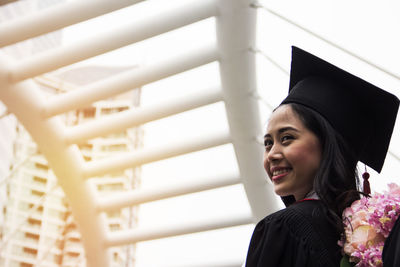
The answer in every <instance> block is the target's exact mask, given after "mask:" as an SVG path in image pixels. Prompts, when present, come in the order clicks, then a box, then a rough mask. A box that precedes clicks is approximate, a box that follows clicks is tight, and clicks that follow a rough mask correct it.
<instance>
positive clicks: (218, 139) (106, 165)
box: [83, 132, 231, 178]
mask: <svg viewBox="0 0 400 267" xmlns="http://www.w3.org/2000/svg"><path fill="white" fill-rule="evenodd" d="M230 141H231V138H230V135H229V133H228V132H223V133H218V134H214V135H211V136H204V137H199V138H198V139H197V140H190V141H187V140H181V141H179V142H175V143H169V144H167V145H165V146H164V147H155V148H148V149H143V150H139V151H135V152H127V153H121V154H120V155H118V156H114V157H111V158H106V159H99V160H94V161H90V162H86V163H85V165H84V168H83V176H84V177H86V178H90V177H94V176H99V175H104V174H106V173H111V172H115V171H120V170H125V169H128V168H133V167H135V166H139V165H143V164H146V163H150V162H154V161H159V160H162V159H167V158H171V157H175V156H180V155H183V154H187V153H191V152H195V151H200V150H203V149H207V148H211V147H215V146H221V145H225V144H227V143H230Z"/></svg>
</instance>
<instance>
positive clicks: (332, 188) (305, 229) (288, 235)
mask: <svg viewBox="0 0 400 267" xmlns="http://www.w3.org/2000/svg"><path fill="white" fill-rule="evenodd" d="M292 53H293V54H292V69H291V76H290V89H289V95H288V96H287V97H286V98H285V99H284V101H283V102H282V103H281V104H280V105H279V106H278V108H276V109H275V110H274V112H273V114H272V116H271V118H270V120H269V123H268V127H267V132H266V135H265V138H264V143H265V153H264V167H265V170H266V172H267V174H268V176H269V177H270V179H271V181H272V183H273V185H274V190H275V193H276V194H278V195H279V196H281V198H282V199H283V201H284V202H285V204H286V206H287V208H286V209H284V210H281V211H278V212H276V213H273V214H271V215H269V216H267V217H266V218H264V219H263V220H261V221H260V222H259V223H258V224H257V226H256V228H255V230H254V233H253V237H252V240H251V242H250V246H249V251H248V255H247V260H246V266H248V267H254V266H259V267H260V266H274V267H286V266H288V267H289V266H296V267H304V266H332V267H333V266H339V264H340V260H341V258H342V253H341V248H340V247H339V245H338V240H339V239H340V236H341V234H342V233H343V224H342V220H341V215H342V212H343V210H344V209H345V208H346V207H348V206H350V204H351V203H352V202H353V201H355V200H357V199H359V198H360V192H359V191H358V176H357V169H356V166H357V162H358V161H361V162H363V163H365V164H367V165H369V166H370V167H372V168H373V169H375V170H376V171H378V172H379V171H380V170H381V169H382V165H383V163H384V160H385V157H386V153H387V148H388V144H389V141H390V138H391V135H392V131H393V127H394V122H395V118H396V115H397V110H398V106H399V100H398V99H397V98H396V97H395V96H393V95H391V94H389V93H387V92H385V91H383V90H381V89H379V88H377V87H375V86H374V85H372V84H369V83H367V82H365V81H363V80H361V79H359V78H358V77H355V76H353V75H351V74H349V73H347V72H345V71H343V70H341V69H339V68H337V67H335V66H333V65H331V64H329V63H327V62H325V61H323V60H321V59H319V58H317V57H315V56H313V55H311V54H309V53H307V52H305V51H303V50H301V49H298V48H296V47H293V52H292ZM375 101H378V102H375ZM374 102H375V103H380V104H375V105H373V103H374ZM382 118H385V119H383V120H382ZM371 140H375V142H371Z"/></svg>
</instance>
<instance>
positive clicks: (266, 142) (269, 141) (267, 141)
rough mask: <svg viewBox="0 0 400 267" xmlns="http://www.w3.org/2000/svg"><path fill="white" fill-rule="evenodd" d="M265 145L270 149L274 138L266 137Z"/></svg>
mask: <svg viewBox="0 0 400 267" xmlns="http://www.w3.org/2000/svg"><path fill="white" fill-rule="evenodd" d="M264 146H265V149H269V148H270V147H272V140H270V139H265V140H264Z"/></svg>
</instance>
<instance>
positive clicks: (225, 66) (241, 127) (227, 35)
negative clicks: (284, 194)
mask: <svg viewBox="0 0 400 267" xmlns="http://www.w3.org/2000/svg"><path fill="white" fill-rule="evenodd" d="M218 3H219V14H220V15H219V16H218V17H217V21H216V23H217V41H218V46H219V49H220V73H221V84H222V91H223V95H224V100H225V103H226V105H225V106H226V112H227V117H228V122H229V128H230V132H231V136H232V141H233V142H232V144H233V146H234V149H235V154H236V158H237V161H238V167H239V171H240V177H241V178H242V182H243V185H244V188H245V191H246V195H247V198H248V200H249V203H250V207H251V209H252V211H253V214H254V216H255V218H257V220H261V219H262V218H263V217H264V216H265V215H267V214H269V213H271V212H273V211H275V210H277V209H278V208H279V206H278V202H277V197H276V196H275V194H274V193H273V189H272V185H271V183H269V182H267V179H266V176H267V174H266V173H265V170H264V168H263V167H262V162H263V147H262V145H260V144H258V142H257V139H258V138H259V137H260V136H263V134H262V129H261V119H260V116H259V107H258V100H257V99H256V97H254V95H255V92H256V90H257V86H256V77H255V75H256V65H255V55H254V53H252V52H251V51H250V48H252V47H255V35H256V32H255V29H256V9H255V8H252V7H251V4H252V3H253V0H239V1H231V0H218Z"/></svg>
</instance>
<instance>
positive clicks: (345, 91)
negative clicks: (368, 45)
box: [281, 46, 399, 172]
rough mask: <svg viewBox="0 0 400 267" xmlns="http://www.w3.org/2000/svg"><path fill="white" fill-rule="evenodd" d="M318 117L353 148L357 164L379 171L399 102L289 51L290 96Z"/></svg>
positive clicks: (317, 60)
mask: <svg viewBox="0 0 400 267" xmlns="http://www.w3.org/2000/svg"><path fill="white" fill-rule="evenodd" d="M287 103H298V104H301V105H304V106H307V107H309V108H311V109H313V110H315V111H317V112H318V113H319V114H321V115H322V116H323V117H325V119H327V120H328V122H329V123H330V124H331V125H332V127H333V128H334V129H335V130H336V131H338V132H339V133H340V134H341V135H342V137H343V138H344V139H345V140H346V141H347V143H348V145H349V146H350V148H352V149H353V150H354V152H355V154H356V157H357V159H358V160H359V161H361V162H363V163H365V164H366V165H368V166H370V167H371V168H373V169H374V170H376V171H377V172H380V171H381V170H382V166H383V163H384V161H385V157H386V153H387V150H388V147H389V142H390V138H391V136H392V132H393V127H394V124H395V121H396V115H397V110H398V108H399V99H398V98H397V97H396V96H394V95H392V94H390V93H388V92H386V91H384V90H382V89H380V88H378V87H376V86H374V85H372V84H370V83H368V82H366V81H364V80H362V79H360V78H358V77H356V76H354V75H352V74H350V73H348V72H346V71H344V70H342V69H340V68H338V67H336V66H334V65H332V64H330V63H328V62H326V61H324V60H322V59H320V58H318V57H316V56H314V55H312V54H310V53H308V52H306V51H303V50H301V49H300V48H297V47H294V46H293V47H292V65H291V73H290V85H289V95H288V96H287V97H286V99H285V100H283V102H282V103H281V104H287Z"/></svg>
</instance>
